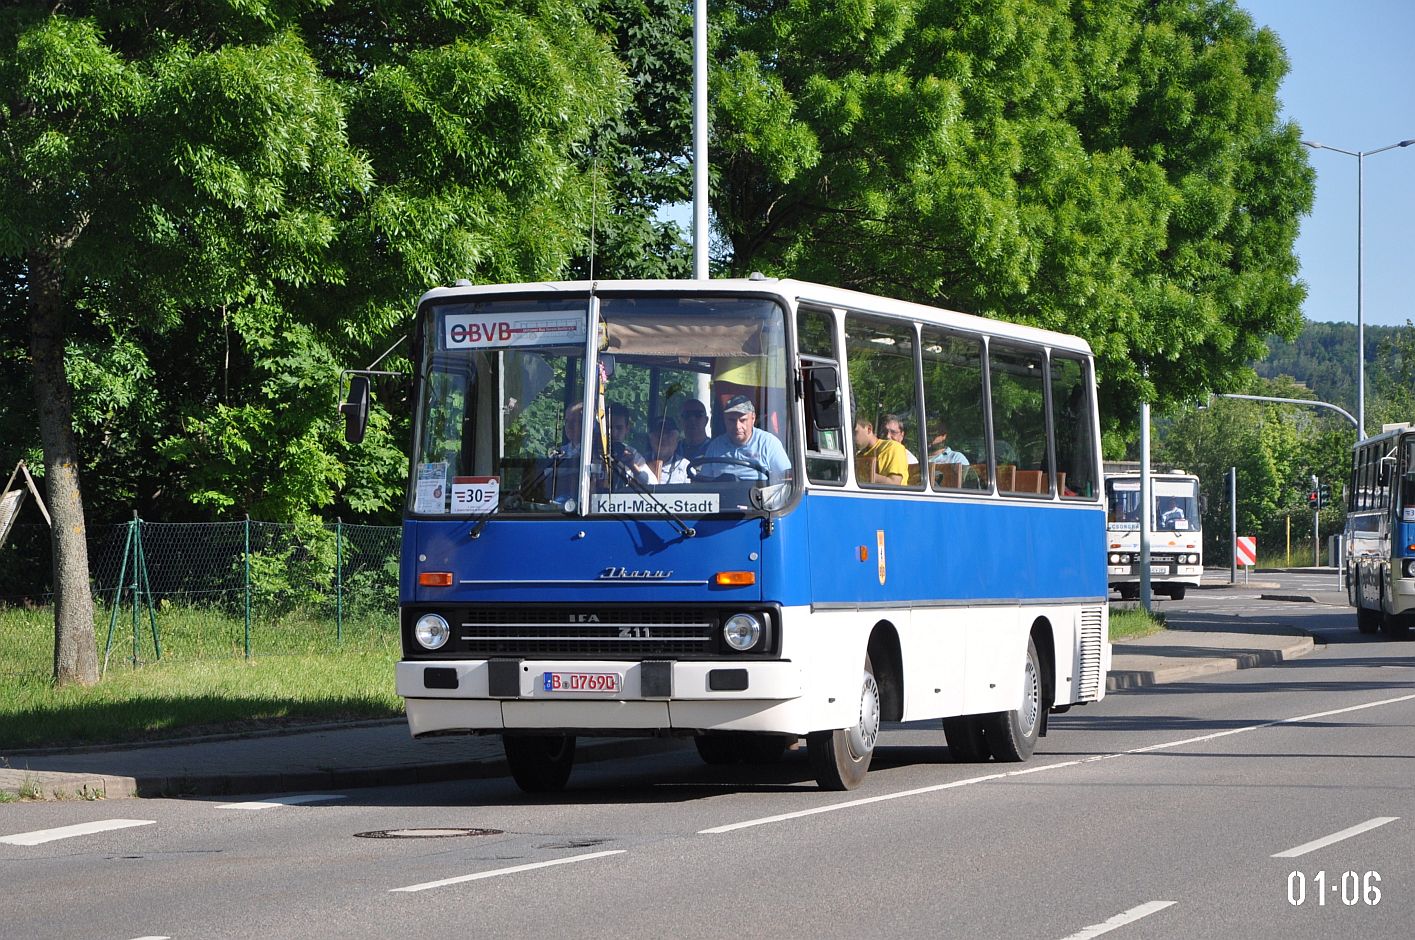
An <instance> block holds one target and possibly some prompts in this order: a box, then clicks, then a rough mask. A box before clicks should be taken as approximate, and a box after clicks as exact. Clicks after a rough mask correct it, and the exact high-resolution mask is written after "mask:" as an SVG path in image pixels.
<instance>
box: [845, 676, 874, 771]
mask: <svg viewBox="0 0 1415 940" xmlns="http://www.w3.org/2000/svg"><path fill="white" fill-rule="evenodd" d="M878 737H879V685H878V684H877V683H876V682H875V677H874V676H872V675H870V674H869V673H868V672H867V673H865V683H864V687H863V688H862V689H861V691H860V721H859V723H858V724H856V725H855V727H853V728H851V729H850V733H849V735H848V738H849V742H850V756H852V757H853V758H855V760H861V759H863V758H864V757H865V756H866V755H867V754H869V753H870V752H871V751H873V750H874V749H875V739H876V738H878Z"/></svg>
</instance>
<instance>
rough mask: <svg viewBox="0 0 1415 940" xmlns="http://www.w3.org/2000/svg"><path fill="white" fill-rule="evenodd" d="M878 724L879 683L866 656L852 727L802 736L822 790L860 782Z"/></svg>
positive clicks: (877, 730) (873, 743)
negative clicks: (857, 708) (858, 707)
mask: <svg viewBox="0 0 1415 940" xmlns="http://www.w3.org/2000/svg"><path fill="white" fill-rule="evenodd" d="M879 724H880V704H879V683H878V682H876V681H875V670H874V665H873V664H872V663H871V662H870V657H869V656H868V655H867V656H866V657H865V672H864V676H863V680H862V682H861V687H860V711H859V718H858V720H857V721H856V723H855V726H854V727H853V728H842V729H839V730H836V731H813V732H811V733H810V734H808V735H806V756H807V757H808V758H809V759H810V761H811V770H812V772H814V774H815V777H816V783H817V784H819V785H820V788H821V789H822V790H853V789H855V788H856V787H858V786H859V785H860V784H861V783H863V782H864V780H865V773H866V772H867V771H868V770H869V769H870V758H871V757H873V756H874V752H875V741H876V740H877V739H878V738H879Z"/></svg>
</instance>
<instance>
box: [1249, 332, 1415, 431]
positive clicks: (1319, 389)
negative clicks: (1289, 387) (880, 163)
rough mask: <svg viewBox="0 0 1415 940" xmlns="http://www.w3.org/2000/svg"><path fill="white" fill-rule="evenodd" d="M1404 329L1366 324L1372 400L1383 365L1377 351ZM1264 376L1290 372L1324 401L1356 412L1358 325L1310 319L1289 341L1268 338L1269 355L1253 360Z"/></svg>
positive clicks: (1368, 387) (1369, 385) (1367, 376)
mask: <svg viewBox="0 0 1415 940" xmlns="http://www.w3.org/2000/svg"><path fill="white" fill-rule="evenodd" d="M1402 329H1404V328H1403V327H1395V326H1372V325H1369V324H1368V325H1367V326H1366V396H1367V399H1368V400H1369V398H1370V395H1371V385H1372V380H1373V378H1374V374H1375V372H1376V371H1378V370H1379V369H1380V367H1381V364H1380V362H1379V360H1378V355H1377V354H1378V353H1379V351H1380V349H1381V345H1382V343H1385V342H1389V341H1390V340H1391V339H1393V338H1394V337H1395V335H1396V334H1397V333H1398V332H1399V331H1400V330H1402ZM1253 368H1254V370H1256V371H1257V373H1258V374H1259V375H1261V376H1263V377H1264V378H1275V377H1277V376H1279V375H1290V376H1292V377H1293V378H1294V379H1296V380H1297V381H1299V382H1301V383H1302V384H1303V385H1306V386H1307V387H1308V388H1310V389H1311V390H1312V391H1313V392H1314V393H1316V396H1317V398H1319V399H1321V400H1322V401H1327V402H1331V403H1332V404H1334V405H1340V406H1341V407H1343V408H1345V409H1346V410H1347V411H1350V412H1352V413H1355V411H1356V324H1355V323H1313V322H1312V321H1310V320H1308V321H1307V323H1306V325H1305V326H1303V327H1302V332H1301V334H1299V335H1298V337H1297V339H1295V340H1293V341H1292V342H1290V343H1287V342H1283V341H1282V340H1280V339H1278V338H1277V337H1275V336H1270V337H1268V357H1267V358H1266V359H1263V360H1260V361H1258V362H1255V363H1253Z"/></svg>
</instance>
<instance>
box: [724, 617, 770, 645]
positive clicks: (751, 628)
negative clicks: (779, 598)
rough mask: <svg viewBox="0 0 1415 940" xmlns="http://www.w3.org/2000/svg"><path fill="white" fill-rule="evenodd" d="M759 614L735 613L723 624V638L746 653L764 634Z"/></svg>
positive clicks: (728, 643)
mask: <svg viewBox="0 0 1415 940" xmlns="http://www.w3.org/2000/svg"><path fill="white" fill-rule="evenodd" d="M764 632H765V631H764V630H763V628H762V621H761V617H759V616H758V615H757V614H733V615H732V616H731V617H728V618H727V620H726V621H725V622H724V623H723V624H722V639H723V640H724V641H725V642H726V643H727V645H728V646H729V647H731V648H732V649H734V650H736V651H737V652H739V653H745V652H747V651H748V650H750V649H752V648H753V647H755V646H756V645H757V644H758V643H759V642H761V638H762V635H763V634H764Z"/></svg>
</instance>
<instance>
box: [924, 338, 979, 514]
mask: <svg viewBox="0 0 1415 940" xmlns="http://www.w3.org/2000/svg"><path fill="white" fill-rule="evenodd" d="M920 347H921V349H920V351H921V353H922V355H923V365H924V448H923V449H924V451H925V453H926V454H927V456H925V457H923V458H922V459H923V460H925V461H927V463H928V466H929V474H928V476H929V480H930V484H931V486H932V487H933V488H934V489H936V490H986V489H991V487H990V486H989V483H988V449H987V444H986V441H987V432H986V425H985V424H984V417H983V407H982V403H983V400H984V399H983V353H982V343H981V342H980V341H979V340H978V339H977V338H975V337H968V336H958V335H955V334H953V333H945V332H944V331H943V330H940V329H938V328H936V327H929V326H926V327H924V330H923V334H922V341H921V343H920Z"/></svg>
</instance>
